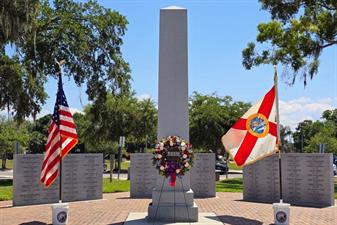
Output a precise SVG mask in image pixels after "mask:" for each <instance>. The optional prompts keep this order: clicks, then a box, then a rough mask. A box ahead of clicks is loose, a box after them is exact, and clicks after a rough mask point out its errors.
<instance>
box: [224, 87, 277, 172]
mask: <svg viewBox="0 0 337 225" xmlns="http://www.w3.org/2000/svg"><path fill="white" fill-rule="evenodd" d="M221 141H222V143H223V145H224V146H225V149H226V151H227V152H228V153H229V154H230V155H231V157H232V158H233V159H234V161H235V162H236V164H237V165H238V166H245V165H248V164H252V163H254V162H255V161H257V160H259V159H262V158H264V157H266V156H269V155H271V154H273V153H274V152H276V151H277V149H276V143H277V123H276V101H275V86H274V87H273V88H272V89H271V90H270V91H269V92H268V93H267V94H266V95H265V96H264V97H263V99H261V100H260V101H259V102H257V103H256V104H255V105H253V106H252V107H251V108H250V109H249V110H248V111H247V112H246V113H245V114H244V115H243V116H242V117H241V118H240V119H239V120H238V121H237V122H236V123H235V124H234V126H233V127H232V128H231V129H229V131H228V132H227V133H226V134H225V135H224V136H223V137H222V139H221Z"/></svg>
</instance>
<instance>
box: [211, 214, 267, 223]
mask: <svg viewBox="0 0 337 225" xmlns="http://www.w3.org/2000/svg"><path fill="white" fill-rule="evenodd" d="M217 217H218V218H219V219H220V220H221V222H223V223H226V224H230V225H244V224H249V225H262V224H263V222H261V221H258V220H252V219H247V218H244V217H240V216H227V215H224V216H219V215H218V216H217ZM208 218H210V219H212V217H208ZM213 218H214V217H213ZM214 219H215V218H214Z"/></svg>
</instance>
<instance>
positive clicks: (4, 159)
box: [1, 154, 6, 170]
mask: <svg viewBox="0 0 337 225" xmlns="http://www.w3.org/2000/svg"><path fill="white" fill-rule="evenodd" d="M1 164H2V165H1V168H2V169H3V170H4V169H6V154H4V155H3V156H2V163H1Z"/></svg>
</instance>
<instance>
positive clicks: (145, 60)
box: [42, 0, 337, 128]
mask: <svg viewBox="0 0 337 225" xmlns="http://www.w3.org/2000/svg"><path fill="white" fill-rule="evenodd" d="M99 2H100V4H102V5H104V6H105V7H108V8H111V9H113V10H117V11H119V12H120V13H121V14H123V15H125V16H126V17H127V19H128V21H129V25H128V30H127V32H126V35H125V37H124V45H123V48H122V51H123V54H124V57H125V59H126V61H127V62H129V63H130V67H131V70H132V78H133V81H132V87H133V89H134V90H135V91H136V93H137V96H138V97H140V98H144V97H151V98H152V99H153V100H154V101H155V102H156V101H157V82H158V53H159V50H158V47H159V43H158V41H159V10H160V8H162V7H166V6H170V5H178V6H182V7H185V8H187V9H188V35H189V37H188V41H189V45H188V48H189V49H188V53H189V93H190V94H191V93H192V92H193V91H197V92H200V93H203V94H211V93H214V92H216V93H217V94H218V95H220V96H225V95H230V96H232V97H233V98H234V100H241V101H247V102H252V103H253V102H255V101H257V100H258V99H260V98H261V97H262V96H263V95H264V93H265V92H266V91H268V90H269V89H270V87H271V86H272V85H273V67H272V66H271V65H270V66H269V65H268V66H261V67H257V68H254V69H252V70H250V71H247V70H245V69H244V68H243V66H242V64H241V63H242V58H241V51H242V49H243V48H245V47H246V45H247V42H249V41H253V40H255V37H256V34H257V29H256V27H257V25H258V24H259V23H260V22H267V21H269V20H270V16H269V14H268V13H267V12H265V11H262V10H261V9H260V8H261V7H260V4H259V3H258V1H257V0H245V1H244V0H238V1H234V0H230V1H135V0H134V1H131V0H129V1H125V0H124V1H122V0H120V1H113V0H112V1H111V0H110V1H108V0H101V1H99ZM278 70H279V74H281V73H282V70H283V68H282V67H281V66H280V65H279V66H278ZM64 81H65V92H66V95H67V98H68V103H69V105H70V107H72V108H74V110H75V111H76V110H81V109H82V106H83V105H85V104H86V103H87V97H86V94H85V89H86V87H84V86H83V87H82V88H78V87H77V86H75V85H74V83H73V82H72V81H71V80H70V81H67V79H64ZM46 90H47V92H48V95H49V96H50V98H49V99H48V102H47V104H46V105H45V106H44V107H43V112H42V114H45V113H47V112H51V111H52V110H53V105H54V101H55V97H54V96H55V93H56V80H54V79H52V78H51V79H50V80H49V81H48V83H47V84H46ZM279 95H280V100H281V103H280V111H281V121H282V123H283V124H287V125H290V126H291V127H292V128H294V127H295V125H296V123H297V122H299V121H302V120H303V119H319V117H320V115H321V112H322V111H323V110H325V109H329V108H334V107H336V108H337V47H334V48H330V49H326V50H325V51H324V53H323V55H322V57H321V63H320V68H319V73H318V74H317V76H316V77H315V78H314V79H313V80H312V81H309V83H308V85H307V87H306V88H304V87H303V82H302V81H301V80H297V83H296V84H295V85H294V86H291V87H290V86H288V85H286V84H285V83H284V82H283V81H282V80H280V86H279ZM80 100H81V101H82V104H81V101H80Z"/></svg>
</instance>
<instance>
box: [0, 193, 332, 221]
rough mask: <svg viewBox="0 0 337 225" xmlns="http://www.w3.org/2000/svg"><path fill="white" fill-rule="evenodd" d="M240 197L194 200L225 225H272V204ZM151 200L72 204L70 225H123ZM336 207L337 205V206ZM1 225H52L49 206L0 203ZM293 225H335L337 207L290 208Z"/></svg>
mask: <svg viewBox="0 0 337 225" xmlns="http://www.w3.org/2000/svg"><path fill="white" fill-rule="evenodd" d="M241 199H242V194H241V193H217V197H216V198H206V199H195V201H196V203H197V204H198V206H199V212H214V213H215V214H216V215H217V216H218V217H219V218H220V220H221V221H222V222H223V223H224V224H228V225H243V224H248V225H262V224H268V225H269V224H272V223H273V214H272V205H271V204H261V203H251V202H244V201H242V200H241ZM149 202H150V199H130V198H129V193H127V192H125V193H115V194H105V195H104V197H103V199H102V200H96V201H88V202H73V203H70V212H69V223H68V224H69V225H75V224H78V225H94V224H99V225H122V224H123V223H124V221H125V219H126V218H127V216H128V213H129V212H146V211H147V207H148V204H149ZM336 204H337V202H336ZM0 224H1V225H17V224H21V225H43V224H51V209H50V205H38V206H26V207H15V208H13V207H11V201H5V202H0ZM290 224H293V225H336V224H337V207H336V206H334V207H328V208H322V209H320V208H306V207H295V206H292V207H291V220H290Z"/></svg>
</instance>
